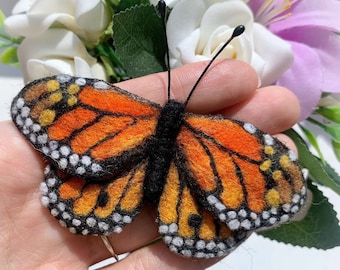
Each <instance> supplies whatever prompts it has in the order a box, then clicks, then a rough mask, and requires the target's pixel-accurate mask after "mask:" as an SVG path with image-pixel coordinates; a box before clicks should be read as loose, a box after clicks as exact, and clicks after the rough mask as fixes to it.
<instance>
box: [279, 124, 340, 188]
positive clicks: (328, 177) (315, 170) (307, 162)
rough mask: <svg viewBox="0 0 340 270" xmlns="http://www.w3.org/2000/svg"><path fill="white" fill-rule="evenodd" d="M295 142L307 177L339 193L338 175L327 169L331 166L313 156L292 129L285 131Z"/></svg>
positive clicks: (339, 178) (339, 179) (339, 180)
mask: <svg viewBox="0 0 340 270" xmlns="http://www.w3.org/2000/svg"><path fill="white" fill-rule="evenodd" d="M285 134H286V135H288V136H289V137H290V138H291V139H292V140H293V141H294V143H295V144H296V146H297V148H298V153H299V162H300V165H301V167H303V168H307V169H308V171H309V172H308V173H309V178H310V179H311V180H313V181H314V182H316V183H318V184H320V185H323V186H326V187H329V188H331V189H332V190H333V191H334V192H336V193H337V194H339V195H340V177H339V176H338V175H337V174H336V173H335V172H334V173H333V172H331V173H330V171H329V170H328V169H329V168H331V167H330V166H329V165H328V164H327V163H326V162H325V163H322V162H321V160H320V159H319V158H317V157H315V156H314V155H313V154H312V153H311V152H310V151H309V149H308V147H307V145H306V143H305V142H304V140H303V139H302V138H301V137H300V136H299V134H297V133H296V132H295V131H294V130H293V129H289V130H287V131H285Z"/></svg>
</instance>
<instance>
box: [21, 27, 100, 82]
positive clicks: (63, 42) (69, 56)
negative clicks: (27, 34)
mask: <svg viewBox="0 0 340 270" xmlns="http://www.w3.org/2000/svg"><path fill="white" fill-rule="evenodd" d="M75 56H79V57H81V58H82V59H84V61H86V62H87V63H88V64H89V65H90V66H92V65H94V64H95V63H96V61H97V60H96V59H95V58H93V57H92V56H91V55H90V54H89V53H88V52H87V50H86V48H85V46H84V44H83V43H82V41H81V40H80V39H79V38H78V37H77V36H76V35H75V34H74V33H72V32H70V31H67V30H65V29H49V30H47V31H46V32H44V34H43V35H40V36H38V37H34V38H25V39H24V41H23V42H22V43H21V44H20V46H19V48H18V57H19V61H20V63H21V65H22V71H23V75H24V80H25V81H28V80H30V78H31V75H32V74H31V70H30V69H29V68H30V67H29V66H28V64H27V63H29V61H30V60H32V59H38V60H39V59H40V60H42V59H44V60H48V59H61V60H63V61H66V60H70V61H72V62H73V61H74V57H75ZM44 75H45V74H40V77H46V75H45V76H44Z"/></svg>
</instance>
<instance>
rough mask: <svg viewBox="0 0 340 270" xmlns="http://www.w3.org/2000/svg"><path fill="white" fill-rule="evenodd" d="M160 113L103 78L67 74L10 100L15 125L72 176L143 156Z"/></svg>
mask: <svg viewBox="0 0 340 270" xmlns="http://www.w3.org/2000/svg"><path fill="white" fill-rule="evenodd" d="M159 111H160V107H159V105H157V104H155V103H152V102H150V101H147V100H145V99H142V98H140V97H138V96H136V95H133V94H131V93H128V92H127V91H125V90H122V89H120V88H118V87H116V86H113V85H110V84H108V83H106V82H104V81H100V80H95V79H85V78H77V77H71V76H67V75H59V76H54V77H48V78H44V79H40V80H37V81H34V82H32V83H30V84H28V85H26V86H25V87H24V89H23V90H22V91H21V92H20V93H19V95H18V96H17V97H16V98H15V99H14V101H13V104H12V118H13V120H14V123H15V124H16V126H17V127H18V128H19V130H20V131H21V132H22V133H23V134H24V135H25V136H26V137H27V139H28V140H29V141H30V142H31V143H32V144H33V146H34V147H35V148H36V149H37V150H38V151H40V152H42V153H43V154H44V155H45V156H46V157H48V159H49V160H50V161H51V162H52V163H54V164H55V165H56V166H57V167H59V168H60V169H62V170H64V171H66V172H68V173H70V174H72V175H81V176H82V177H84V178H97V179H99V178H103V177H105V176H111V175H112V174H113V173H115V174H117V173H120V172H121V171H123V170H126V168H127V167H129V166H130V167H133V164H135V163H139V162H140V161H141V160H142V159H143V158H144V157H145V148H146V146H147V142H148V138H149V137H150V136H151V135H152V134H153V133H154V129H155V127H156V125H157V118H158V114H159ZM127 137H128V138H129V140H127V139H126V138H127Z"/></svg>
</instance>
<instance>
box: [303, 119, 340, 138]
mask: <svg viewBox="0 0 340 270" xmlns="http://www.w3.org/2000/svg"><path fill="white" fill-rule="evenodd" d="M307 120H308V121H309V122H311V123H313V124H314V125H316V126H318V127H320V128H322V129H323V130H324V131H325V132H327V133H328V134H329V136H331V137H332V139H333V140H335V141H337V142H340V124H335V125H334V124H329V125H326V124H323V123H321V122H319V121H317V120H315V119H313V118H311V117H309V118H308V119H307Z"/></svg>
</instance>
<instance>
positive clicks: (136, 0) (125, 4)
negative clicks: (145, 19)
mask: <svg viewBox="0 0 340 270" xmlns="http://www.w3.org/2000/svg"><path fill="white" fill-rule="evenodd" d="M142 4H150V1H149V0H121V1H120V2H119V4H118V6H117V9H116V11H117V12H120V11H124V10H126V9H128V8H131V7H134V6H139V5H142Z"/></svg>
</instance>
